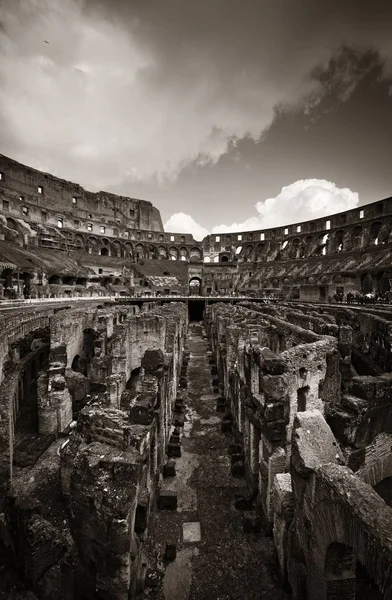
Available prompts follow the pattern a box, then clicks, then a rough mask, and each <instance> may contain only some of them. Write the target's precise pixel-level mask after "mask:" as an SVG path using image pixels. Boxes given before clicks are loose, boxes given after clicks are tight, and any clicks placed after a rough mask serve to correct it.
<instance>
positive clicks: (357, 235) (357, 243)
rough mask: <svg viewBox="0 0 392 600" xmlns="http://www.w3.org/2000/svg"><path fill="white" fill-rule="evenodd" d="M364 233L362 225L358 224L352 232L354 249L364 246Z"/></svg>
mask: <svg viewBox="0 0 392 600" xmlns="http://www.w3.org/2000/svg"><path fill="white" fill-rule="evenodd" d="M362 234H363V227H362V225H356V226H355V227H354V228H353V230H352V232H351V246H352V250H354V249H355V248H361V247H362Z"/></svg>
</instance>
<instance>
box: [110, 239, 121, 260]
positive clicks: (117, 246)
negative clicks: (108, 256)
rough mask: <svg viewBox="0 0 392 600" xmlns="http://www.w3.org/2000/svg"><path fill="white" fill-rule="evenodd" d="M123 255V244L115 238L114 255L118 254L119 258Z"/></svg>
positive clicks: (113, 244)
mask: <svg viewBox="0 0 392 600" xmlns="http://www.w3.org/2000/svg"><path fill="white" fill-rule="evenodd" d="M121 255H122V246H121V244H120V242H119V241H117V240H115V241H114V242H113V243H112V256H117V258H121Z"/></svg>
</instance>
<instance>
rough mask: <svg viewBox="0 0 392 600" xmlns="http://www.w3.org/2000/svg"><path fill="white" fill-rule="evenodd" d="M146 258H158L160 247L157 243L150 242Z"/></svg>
mask: <svg viewBox="0 0 392 600" xmlns="http://www.w3.org/2000/svg"><path fill="white" fill-rule="evenodd" d="M146 258H150V259H155V258H158V249H157V247H156V246H155V244H148V246H147V256H146Z"/></svg>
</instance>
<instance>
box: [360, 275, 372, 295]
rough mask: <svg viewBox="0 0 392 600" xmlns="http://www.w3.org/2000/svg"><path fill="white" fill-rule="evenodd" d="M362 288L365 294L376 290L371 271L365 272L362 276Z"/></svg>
mask: <svg viewBox="0 0 392 600" xmlns="http://www.w3.org/2000/svg"><path fill="white" fill-rule="evenodd" d="M361 289H362V292H363V293H364V294H371V293H372V292H373V291H374V282H373V277H372V276H371V274H370V273H363V275H362V276H361Z"/></svg>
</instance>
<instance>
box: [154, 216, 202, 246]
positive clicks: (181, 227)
mask: <svg viewBox="0 0 392 600" xmlns="http://www.w3.org/2000/svg"><path fill="white" fill-rule="evenodd" d="M164 229H165V231H170V232H172V233H191V234H192V235H193V237H194V238H195V239H196V240H202V239H203V238H204V237H205V236H206V235H208V233H209V232H208V230H207V229H205V227H202V226H201V225H199V223H196V221H195V220H194V218H193V217H191V215H186V214H185V213H175V214H174V215H172V216H171V217H170V218H169V219H168V220H167V221H166V223H165V224H164Z"/></svg>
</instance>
